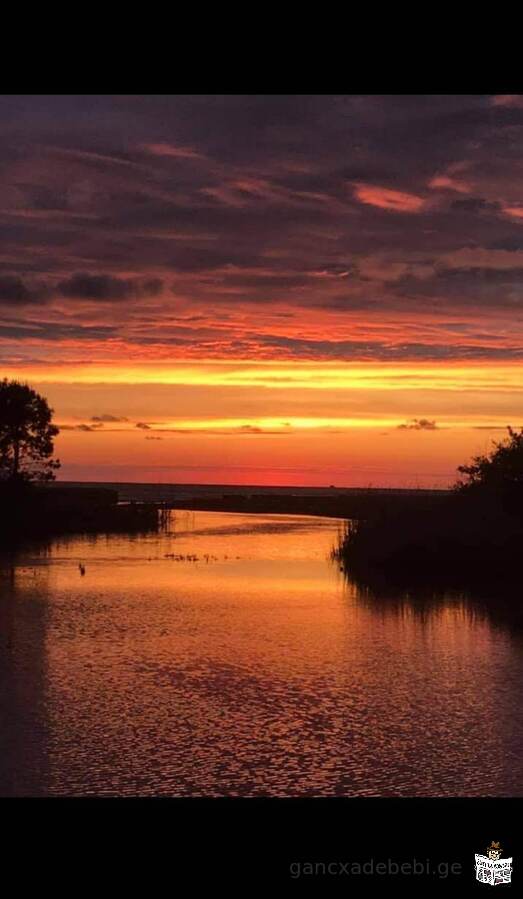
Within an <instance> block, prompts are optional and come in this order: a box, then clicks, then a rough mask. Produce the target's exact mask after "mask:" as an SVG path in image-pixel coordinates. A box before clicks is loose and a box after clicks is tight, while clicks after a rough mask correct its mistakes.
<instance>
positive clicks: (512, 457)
mask: <svg viewBox="0 0 523 899" xmlns="http://www.w3.org/2000/svg"><path fill="white" fill-rule="evenodd" d="M507 430H508V437H507V438H505V440H502V441H500V442H497V443H495V444H494V448H493V449H492V450H491V452H490V453H487V454H486V455H484V456H474V458H473V459H472V462H471V463H470V464H469V465H460V466H459V467H458V471H459V473H460V474H461V475H464V476H465V477H464V478H463V479H461V480H459V481H458V482H457V483H456V485H455V489H456V491H457V493H458V494H461V495H463V496H470V497H471V498H472V497H476V498H477V499H478V500H483V499H484V500H488V501H494V500H497V501H499V502H501V503H503V505H504V507H505V508H507V509H511V510H512V511H518V512H519V514H523V429H522V430H521V431H519V432H518V431H515V430H514V429H513V428H510V427H509V428H507Z"/></svg>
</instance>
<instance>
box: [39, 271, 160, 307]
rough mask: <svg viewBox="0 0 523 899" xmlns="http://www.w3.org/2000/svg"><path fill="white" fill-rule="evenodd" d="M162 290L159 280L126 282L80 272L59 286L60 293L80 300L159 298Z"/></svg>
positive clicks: (108, 276)
mask: <svg viewBox="0 0 523 899" xmlns="http://www.w3.org/2000/svg"><path fill="white" fill-rule="evenodd" d="M161 289H162V281H161V280H160V279H159V278H149V279H135V280H126V279H123V278H115V277H113V276H111V275H90V274H88V273H87V272H79V273H77V274H75V275H72V276H71V277H70V278H68V279H67V280H65V281H60V282H59V283H58V285H57V291H58V293H60V294H62V296H65V297H71V298H73V299H79V300H100V301H111V300H129V299H136V298H140V297H147V296H157V295H158V294H159V293H160V291H161Z"/></svg>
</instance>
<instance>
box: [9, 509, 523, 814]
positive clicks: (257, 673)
mask: <svg viewBox="0 0 523 899" xmlns="http://www.w3.org/2000/svg"><path fill="white" fill-rule="evenodd" d="M339 527H340V522H339V521H337V520H333V519H327V518H313V517H304V516H284V515H272V516H271V515H241V514H227V513H214V512H213V513H211V512H187V511H183V512H176V513H171V517H170V522H169V524H168V527H167V529H166V531H165V532H162V533H160V534H151V535H148V536H140V537H136V536H135V537H129V536H122V535H117V536H104V537H78V538H71V539H67V540H54V541H52V542H50V543H49V544H48V545H46V546H41V547H40V548H34V549H31V550H25V551H23V552H18V553H16V554H12V555H10V556H3V557H2V559H1V560H0V589H1V599H0V651H1V660H0V724H1V731H2V732H1V736H0V744H1V745H0V749H1V756H0V795H3V796H7V795H15V796H27V795H29V796H55V795H74V796H86V795H96V796H105V795H108V796H110V795H113V796H114V795H141V796H145V795H149V796H156V795H168V796H210V797H212V796H349V797H351V796H487V795H488V796H521V795H523V754H522V752H521V748H522V746H523V708H522V707H521V704H520V702H519V699H520V691H521V685H522V681H523V640H522V638H521V634H520V633H519V632H514V631H513V630H512V629H511V628H510V627H509V626H507V625H504V624H503V623H500V622H499V621H493V620H492V619H491V617H490V616H489V615H488V614H487V613H486V612H484V611H482V609H481V607H480V606H479V605H475V604H474V601H473V598H467V597H462V596H455V595H448V596H442V597H434V601H431V602H429V603H427V602H419V601H416V598H415V597H404V598H403V599H401V601H398V600H397V599H396V600H393V599H391V598H390V597H387V596H382V597H380V596H374V595H371V594H370V593H368V592H366V591H365V590H361V589H359V588H358V587H357V586H356V585H354V584H352V583H351V581H350V579H347V578H346V577H344V575H343V574H342V573H341V572H340V571H339V569H338V567H337V565H336V564H335V563H333V562H332V561H331V560H330V551H331V549H332V547H333V545H334V544H335V542H336V539H337V534H338V528H339ZM80 564H82V565H83V566H85V574H82V573H81V571H80V568H79V565H80Z"/></svg>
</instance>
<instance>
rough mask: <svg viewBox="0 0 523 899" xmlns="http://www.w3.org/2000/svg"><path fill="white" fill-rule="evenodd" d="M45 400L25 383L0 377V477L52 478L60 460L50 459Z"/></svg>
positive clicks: (21, 479)
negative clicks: (0, 378)
mask: <svg viewBox="0 0 523 899" xmlns="http://www.w3.org/2000/svg"><path fill="white" fill-rule="evenodd" d="M52 414H53V410H52V409H50V408H49V405H48V403H47V400H46V399H45V398H44V397H43V396H40V395H39V394H38V393H36V391H35V390H33V389H32V388H31V387H29V385H28V384H22V383H20V382H19V381H8V380H7V378H4V380H3V381H0V479H1V480H3V481H8V482H11V483H24V482H29V481H52V480H54V478H55V474H54V472H55V470H56V469H57V468H59V467H60V462H59V461H58V460H57V459H53V458H52V455H53V452H54V444H53V438H54V437H56V435H57V434H58V432H59V431H58V428H57V427H56V425H53V424H52V422H51V419H52Z"/></svg>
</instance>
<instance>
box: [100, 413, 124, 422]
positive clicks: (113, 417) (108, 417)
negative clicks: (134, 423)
mask: <svg viewBox="0 0 523 899" xmlns="http://www.w3.org/2000/svg"><path fill="white" fill-rule="evenodd" d="M91 421H96V422H100V423H102V422H104V423H106V422H109V423H111V422H119V421H120V422H123V421H129V419H128V418H125V417H123V416H121V415H108V414H107V413H105V414H104V415H93V416H92V417H91Z"/></svg>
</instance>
